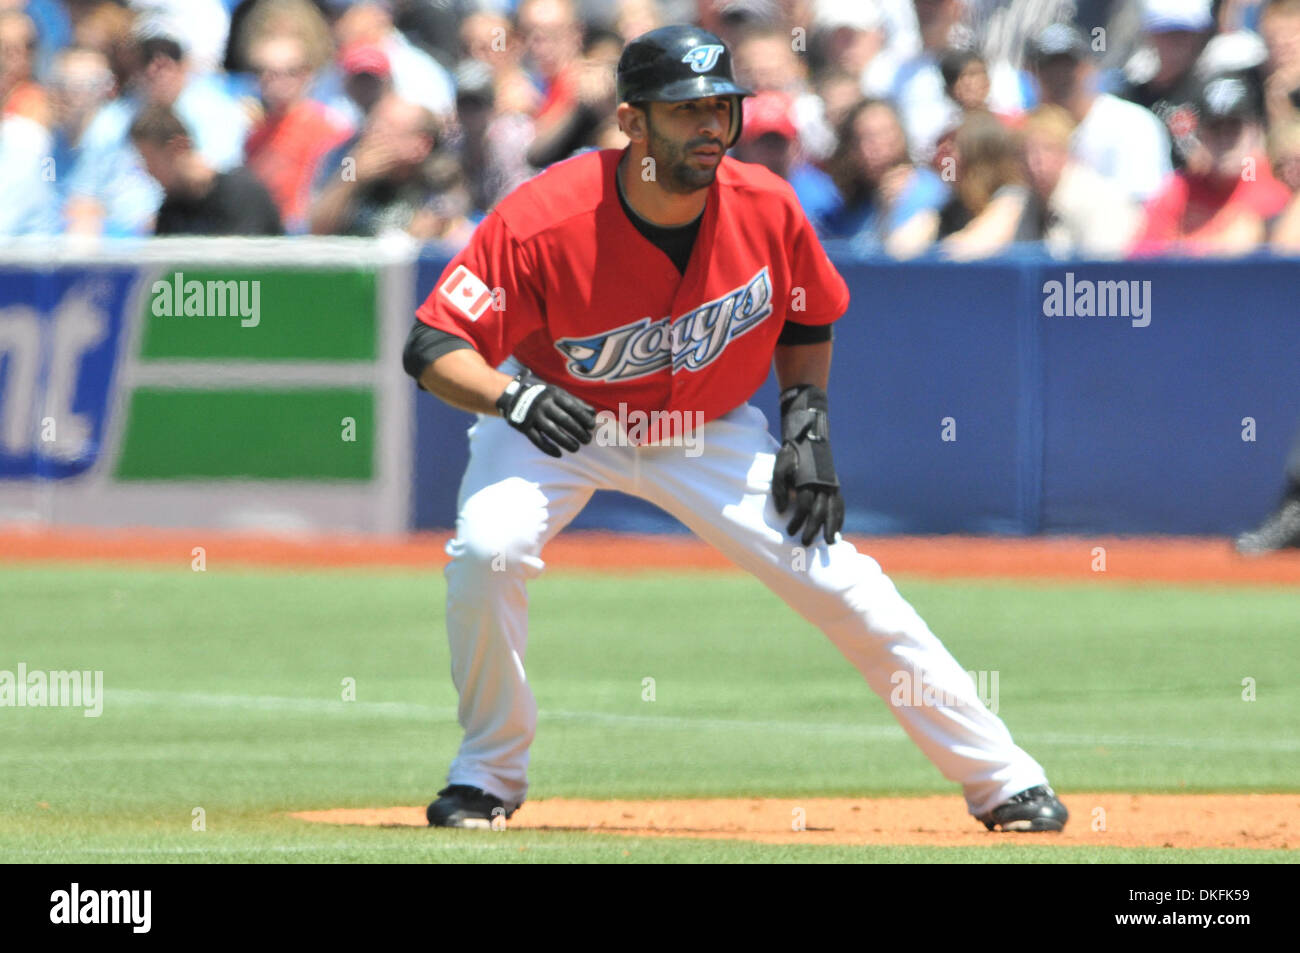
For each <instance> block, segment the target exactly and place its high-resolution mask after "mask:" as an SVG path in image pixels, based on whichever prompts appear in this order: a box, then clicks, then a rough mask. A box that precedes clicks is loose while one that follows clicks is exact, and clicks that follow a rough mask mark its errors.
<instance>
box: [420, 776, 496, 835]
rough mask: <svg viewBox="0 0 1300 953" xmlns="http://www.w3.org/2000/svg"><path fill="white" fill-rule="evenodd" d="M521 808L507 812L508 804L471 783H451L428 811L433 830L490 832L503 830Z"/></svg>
mask: <svg viewBox="0 0 1300 953" xmlns="http://www.w3.org/2000/svg"><path fill="white" fill-rule="evenodd" d="M517 810H518V808H511V809H510V810H508V811H507V810H506V805H505V802H504V801H502V800H501V799H500V798H499V797H494V796H493V795H491V794H488V793H487V792H486V791H484V790H481V789H479V788H475V787H470V786H469V785H468V784H450V785H448V786H447V787H445V788H443V789H442V790H441V791H439V792H438V799H437V800H436V801H434V802H433V803H432V804H430V805H429V807H428V808H427V809H426V810H425V812H424V816H425V817H426V818H428V820H429V826H430V827H461V828H470V829H476V830H491V829H492V826H493V825H494V824H495V825H496V826H497V827H501V826H503V825H504V824H505V822H506V821H508V820H510V817H511V816H512V815H513V814H514V813H515V811H517Z"/></svg>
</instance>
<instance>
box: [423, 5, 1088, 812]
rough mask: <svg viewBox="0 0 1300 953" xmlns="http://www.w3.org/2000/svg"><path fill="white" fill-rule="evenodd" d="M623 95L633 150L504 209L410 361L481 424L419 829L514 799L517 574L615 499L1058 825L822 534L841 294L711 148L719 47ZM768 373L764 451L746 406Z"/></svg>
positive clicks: (634, 75)
mask: <svg viewBox="0 0 1300 953" xmlns="http://www.w3.org/2000/svg"><path fill="white" fill-rule="evenodd" d="M617 80H618V98H619V101H620V105H619V107H618V121H619V125H620V127H621V128H622V129H623V131H624V132H625V133H626V134H627V137H628V138H629V140H630V144H629V145H628V146H627V147H626V148H625V149H623V150H614V149H607V150H602V151H592V152H586V153H583V154H581V155H578V156H576V157H574V158H571V159H568V160H566V161H564V162H561V163H558V164H557V165H554V166H551V167H550V168H549V169H547V170H546V171H545V172H543V173H541V174H539V175H538V176H536V177H535V178H533V179H532V180H530V181H528V182H526V183H524V184H523V185H521V186H520V187H519V188H517V189H516V190H515V191H514V192H512V193H511V194H510V195H508V196H506V198H504V199H503V200H502V201H501V203H500V204H499V205H498V206H497V208H496V209H495V210H494V211H492V212H491V213H490V214H489V215H488V216H487V217H486V218H485V219H484V220H483V222H482V223H481V224H480V225H479V226H478V229H477V230H476V232H475V234H474V237H473V240H472V241H471V242H470V244H469V245H468V247H466V248H465V249H464V250H463V251H462V252H461V253H460V254H458V255H457V256H456V257H455V258H454V259H452V261H451V262H450V263H449V264H448V265H447V268H446V270H445V271H444V272H443V274H442V276H441V278H440V279H439V281H438V284H437V287H435V288H434V289H433V290H432V292H431V293H430V294H429V296H428V298H427V300H426V301H425V302H424V303H423V305H421V307H420V308H419V310H418V311H417V312H416V315H417V318H418V320H417V321H416V323H415V327H414V328H413V329H412V332H411V336H410V338H409V340H408V343H407V347H406V350H405V353H404V355H403V363H404V366H405V368H406V370H407V372H408V373H409V374H411V375H412V376H413V377H415V378H416V380H417V381H418V382H419V384H420V386H421V387H422V388H423V389H425V390H427V391H430V392H432V393H433V394H435V395H436V396H438V397H440V398H441V399H443V400H444V401H446V402H447V403H449V404H451V405H452V406H454V407H459V408H462V409H464V410H468V411H471V412H473V413H476V414H478V420H477V422H476V423H475V424H474V425H473V427H471V429H470V431H469V440H470V461H469V465H468V467H467V468H466V471H465V475H464V478H463V480H462V482H461V487H460V495H459V500H458V504H457V505H458V512H457V515H456V534H455V537H454V538H453V539H452V540H451V541H450V542H449V543H448V544H447V553H448V555H449V556H451V562H450V563H449V564H448V566H447V568H446V571H445V572H446V578H447V608H446V613H447V636H448V640H449V642H450V645H451V670H452V680H453V681H454V682H455V685H456V690H457V691H458V692H459V696H460V705H459V720H460V724H461V727H462V728H463V729H464V732H465V735H464V740H463V741H462V743H461V746H460V750H459V752H458V753H457V755H456V758H455V760H454V761H453V762H452V765H451V769H450V771H449V772H448V775H447V787H445V788H444V789H443V790H441V791H440V792H438V797H437V799H436V800H435V801H434V802H433V803H432V804H430V805H429V808H428V820H429V824H430V825H432V826H436V827H488V826H491V824H492V821H493V820H494V819H495V818H509V817H510V816H511V815H512V814H513V813H514V811H515V810H516V809H517V808H518V807H519V806H520V804H522V803H523V801H524V796H525V794H526V793H527V789H528V782H527V775H526V771H527V767H528V749H529V745H530V744H531V742H532V740H533V734H534V730H535V728H536V723H537V706H536V702H535V701H534V698H533V693H532V691H531V689H530V688H529V685H528V679H527V676H526V674H525V668H524V657H525V649H526V647H527V640H528V597H527V592H526V587H527V583H528V580H530V579H532V578H534V577H536V576H537V575H538V574H539V573H540V572H541V571H542V570H543V568H544V563H543V561H542V552H543V549H544V548H545V546H546V543H547V541H548V540H550V539H551V538H552V537H553V536H555V534H556V533H558V532H559V531H560V530H561V529H563V528H564V526H565V525H566V524H568V523H569V521H570V520H572V519H573V518H574V516H576V515H577V514H578V512H579V511H580V510H581V509H582V507H583V505H584V504H585V503H586V502H587V500H588V499H589V498H590V497H591V494H592V493H593V492H594V491H595V490H598V489H612V490H620V491H622V492H624V493H630V494H635V495H636V496H639V497H642V498H643V499H646V500H649V501H650V502H652V503H654V504H656V505H658V506H659V507H661V508H663V509H664V510H666V511H667V512H669V513H671V514H672V515H673V516H675V517H676V518H677V519H679V520H681V522H682V523H684V524H685V525H686V526H688V527H689V528H690V529H691V530H692V531H693V532H695V533H696V534H697V535H699V536H700V537H701V538H703V539H704V540H707V541H708V542H709V543H712V544H713V545H714V546H716V547H717V548H718V549H719V550H721V551H722V552H723V553H724V554H726V555H727V556H728V557H729V558H731V559H732V560H733V561H734V562H735V563H737V564H738V565H740V566H742V567H744V568H745V569H747V570H749V571H750V572H751V573H753V574H754V575H755V576H757V577H758V578H759V579H761V580H762V581H763V583H765V584H766V585H767V586H768V587H769V588H771V589H772V590H773V591H774V592H775V593H776V594H777V595H779V596H780V597H781V598H782V599H784V600H785V601H786V603H788V604H789V605H790V606H791V607H792V608H793V609H794V610H795V611H796V612H798V613H799V614H800V615H802V616H803V617H804V618H805V619H807V620H808V621H809V622H811V623H813V624H814V625H816V626H818V627H819V628H820V629H821V630H822V631H823V632H825V633H826V635H827V636H828V637H829V638H830V639H831V641H832V642H834V643H835V645H836V647H837V648H839V650H840V651H841V652H842V653H844V655H845V656H846V657H847V658H848V660H849V661H850V662H852V663H853V665H855V666H856V667H857V669H858V671H860V672H861V673H862V675H863V677H865V678H866V680H867V682H868V683H869V684H870V685H871V687H872V688H873V689H874V690H875V691H876V693H877V694H879V695H880V696H882V697H883V698H886V699H889V698H890V696H891V690H892V689H894V688H895V686H896V685H898V684H899V675H900V673H906V676H907V677H909V678H914V679H917V680H919V683H921V684H923V685H924V698H925V699H926V701H925V702H923V703H920V704H916V703H915V700H916V698H918V697H921V696H920V693H917V692H911V693H903V694H906V695H907V696H908V697H907V698H905V699H903V700H902V703H901V704H896V705H891V708H892V710H893V712H894V714H895V716H896V717H897V718H898V720H899V721H900V722H901V723H902V725H903V728H904V729H905V730H906V731H907V733H908V734H909V735H910V736H911V737H912V739H913V740H914V741H915V742H916V744H918V745H919V746H920V747H921V749H922V751H924V752H925V754H926V755H928V756H929V758H930V759H931V760H932V761H933V762H934V763H935V765H936V766H937V767H938V768H939V770H940V771H941V772H942V773H943V774H944V776H945V777H947V778H949V779H950V780H953V781H956V782H958V783H960V784H961V785H962V789H963V792H964V794H965V797H966V803H967V806H968V808H969V810H970V812H971V813H972V814H973V815H974V816H975V817H976V818H977V819H978V820H980V821H982V822H983V823H984V824H985V825H987V827H988V828H989V829H995V828H998V829H1001V830H1033V831H1059V830H1061V829H1062V827H1063V826H1064V824H1065V821H1066V818H1067V816H1068V815H1067V812H1066V809H1065V807H1064V806H1063V805H1062V804H1061V802H1060V801H1058V800H1057V798H1056V795H1055V794H1054V793H1053V792H1052V789H1051V788H1050V787H1048V785H1047V778H1046V776H1045V775H1044V773H1043V769H1042V768H1041V767H1040V766H1039V765H1038V763H1037V762H1036V761H1034V759H1033V758H1031V757H1030V756H1029V755H1028V754H1026V753H1025V752H1024V751H1023V750H1021V749H1020V748H1019V747H1017V746H1016V744H1015V743H1014V742H1013V741H1012V739H1011V735H1010V733H1009V732H1008V731H1007V728H1006V726H1005V725H1004V724H1003V723H1002V722H1001V721H1000V720H999V719H998V718H997V717H996V716H995V715H993V714H992V713H991V712H990V711H989V710H988V709H987V708H986V707H985V706H984V704H983V703H982V702H981V701H980V699H979V697H978V695H977V693H976V690H975V687H974V685H973V684H972V681H971V679H970V677H969V676H968V675H967V674H966V673H965V672H964V671H963V669H962V668H961V666H960V665H958V664H957V662H956V660H955V659H953V657H952V656H951V655H949V654H948V651H947V650H946V649H945V648H944V647H943V645H942V644H941V643H940V642H939V640H938V639H937V638H936V637H935V636H934V634H933V633H931V632H930V630H929V628H928V627H927V626H926V624H925V622H923V621H922V620H921V618H920V616H918V615H917V613H916V612H915V610H913V609H912V607H911V606H910V605H909V604H908V603H907V602H906V601H904V600H903V598H902V597H901V596H900V595H899V594H898V591H897V590H896V589H895V588H894V585H893V583H892V582H890V580H889V578H888V577H887V576H885V575H884V574H883V573H882V572H881V569H880V566H879V565H878V564H877V563H876V562H875V560H873V559H871V558H870V557H868V556H866V555H864V554H861V553H859V552H858V551H857V550H856V549H854V547H853V546H852V545H851V544H850V543H848V542H846V541H844V540H843V539H842V538H841V537H840V532H839V531H840V528H841V525H842V524H843V520H844V501H843V499H842V498H841V496H840V491H839V482H838V480H837V479H836V476H835V469H834V466H833V464H832V459H831V446H830V442H829V432H830V431H829V427H828V424H827V413H828V406H827V397H826V390H825V388H826V384H827V376H828V373H829V369H830V357H831V325H832V323H833V322H834V321H835V320H836V319H838V318H839V317H840V316H841V315H843V314H844V312H845V310H846V309H847V307H848V303H849V294H848V288H847V286H846V285H845V283H844V280H843V279H842V278H841V277H840V275H839V274H838V273H837V272H836V270H835V268H834V267H833V266H832V265H831V263H830V260H829V259H828V258H827V257H826V254H825V252H824V251H823V250H822V247H821V245H820V244H819V243H818V241H817V238H816V237H815V235H814V233H813V229H812V227H811V226H810V224H809V222H808V220H807V218H806V217H805V216H804V214H803V212H802V210H801V209H800V207H799V203H798V201H797V199H796V198H795V194H794V191H793V190H792V189H791V188H790V186H789V185H788V184H787V183H786V182H785V181H783V180H782V179H780V178H778V177H777V176H775V175H773V174H771V173H770V172H768V171H767V170H766V169H764V168H762V167H761V166H757V165H749V164H746V163H741V162H737V161H735V160H734V159H731V158H730V157H728V156H727V155H726V150H727V148H728V147H729V146H731V145H732V144H733V143H734V142H735V141H736V139H737V137H738V136H739V134H740V128H741V119H742V115H741V103H742V97H745V96H749V95H751V93H750V91H749V90H746V89H743V88H742V87H740V86H738V85H737V84H736V83H735V82H734V80H733V79H732V72H731V56H730V53H729V52H728V50H727V48H726V47H725V46H724V45H723V43H722V41H721V40H720V39H718V37H716V36H714V35H713V34H712V33H709V32H707V31H705V30H702V29H698V28H696V27H691V26H668V27H663V28H660V29H657V30H653V31H651V32H650V33H647V34H645V35H643V36H641V37H639V38H637V39H635V40H633V41H632V42H631V43H629V44H628V45H627V47H626V49H625V50H624V51H623V54H622V57H621V58H620V60H619V64H618V76H617ZM773 364H775V369H776V375H777V379H778V382H779V384H780V387H781V398H780V407H781V420H780V433H781V439H780V440H779V441H777V440H775V439H773V437H772V436H771V434H770V433H769V431H768V425H767V421H766V419H765V418H764V417H763V415H762V413H760V412H759V411H758V410H757V409H755V408H753V407H751V406H750V405H749V404H748V403H747V402H746V401H747V400H748V399H749V398H750V397H751V396H752V395H753V394H754V392H755V391H756V390H758V388H759V386H760V385H761V384H762V383H763V381H764V379H765V378H766V376H767V373H768V368H769V367H771V366H773ZM647 420H648V421H649V422H650V425H649V426H648V427H647V426H641V425H640V424H643V423H644V422H645V421H647ZM627 422H633V423H634V425H633V426H630V427H629V426H625V423H627ZM687 438H689V439H687Z"/></svg>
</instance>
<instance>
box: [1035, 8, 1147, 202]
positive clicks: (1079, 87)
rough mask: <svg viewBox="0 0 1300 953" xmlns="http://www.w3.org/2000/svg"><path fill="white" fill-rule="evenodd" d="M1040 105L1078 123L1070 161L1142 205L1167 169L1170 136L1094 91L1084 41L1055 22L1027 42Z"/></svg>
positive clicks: (1143, 115)
mask: <svg viewBox="0 0 1300 953" xmlns="http://www.w3.org/2000/svg"><path fill="white" fill-rule="evenodd" d="M1029 54H1030V62H1031V64H1032V66H1033V68H1034V75H1035V76H1036V77H1037V79H1038V86H1039V91H1040V95H1041V98H1042V101H1043V102H1044V103H1049V104H1051V105H1053V106H1060V107H1062V108H1064V109H1065V110H1066V111H1067V112H1069V113H1070V115H1071V116H1073V117H1074V119H1075V121H1076V122H1077V123H1078V124H1079V125H1078V128H1077V129H1076V130H1075V133H1074V144H1073V155H1074V158H1075V159H1076V160H1077V161H1079V162H1081V163H1082V164H1083V165H1085V166H1087V167H1088V168H1090V169H1092V170H1093V171H1094V172H1096V173H1098V174H1099V175H1101V176H1103V177H1104V178H1107V179H1110V180H1112V181H1113V182H1115V183H1116V184H1117V185H1119V187H1120V188H1121V189H1122V190H1123V191H1124V193H1125V194H1127V195H1128V196H1129V197H1130V198H1132V199H1134V200H1136V201H1139V202H1143V201H1146V200H1147V199H1149V198H1151V197H1152V196H1153V195H1155V194H1156V192H1157V191H1159V189H1160V185H1161V183H1162V182H1163V181H1164V179H1165V177H1166V176H1167V175H1169V173H1170V172H1171V171H1172V168H1171V165H1170V160H1169V136H1168V134H1167V133H1166V132H1165V127H1164V124H1163V123H1162V122H1161V121H1160V120H1159V119H1157V118H1156V117H1155V116H1154V115H1153V114H1152V113H1151V111H1150V110H1148V109H1144V108H1143V107H1141V106H1139V105H1137V104H1136V103H1130V102H1126V101H1125V100H1123V99H1120V98H1119V97H1117V96H1112V95H1110V94H1109V93H1098V92H1097V88H1096V79H1097V71H1096V69H1095V67H1094V65H1093V63H1092V60H1091V56H1090V50H1089V46H1088V43H1087V41H1086V40H1085V39H1084V37H1083V34H1082V33H1080V32H1079V30H1078V29H1077V28H1076V27H1074V26H1072V25H1070V24H1068V23H1054V24H1052V25H1051V26H1049V27H1047V28H1046V29H1044V30H1043V31H1041V32H1040V33H1039V34H1038V35H1037V36H1036V37H1035V38H1034V40H1033V42H1032V43H1031V44H1030V50H1029Z"/></svg>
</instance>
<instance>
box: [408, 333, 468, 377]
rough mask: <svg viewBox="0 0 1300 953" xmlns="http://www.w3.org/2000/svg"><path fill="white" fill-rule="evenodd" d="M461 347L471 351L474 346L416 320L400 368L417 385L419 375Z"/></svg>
mask: <svg viewBox="0 0 1300 953" xmlns="http://www.w3.org/2000/svg"><path fill="white" fill-rule="evenodd" d="M463 347H467V348H470V349H473V347H474V345H472V344H470V343H469V342H468V341H466V340H465V339H464V338H462V337H457V336H456V335H454V334H449V333H447V332H446V331H440V330H438V329H437V328H431V327H429V326H428V325H427V324H425V323H424V322H423V321H420V320H418V319H417V320H416V322H415V325H414V326H413V327H412V328H411V333H410V334H409V335H407V338H406V347H405V348H404V349H403V350H402V367H403V368H405V369H406V373H408V374H410V375H411V376H412V377H414V378H415V382H416V383H417V384H419V383H420V375H421V374H423V373H424V369H425V368H426V367H428V366H429V365H430V364H432V363H433V362H434V361H436V360H437V359H438V358H440V357H442V356H443V355H444V354H450V353H451V352H452V351H458V350H460V349H461V348H463ZM420 388H421V389H423V388H424V385H423V384H420Z"/></svg>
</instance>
